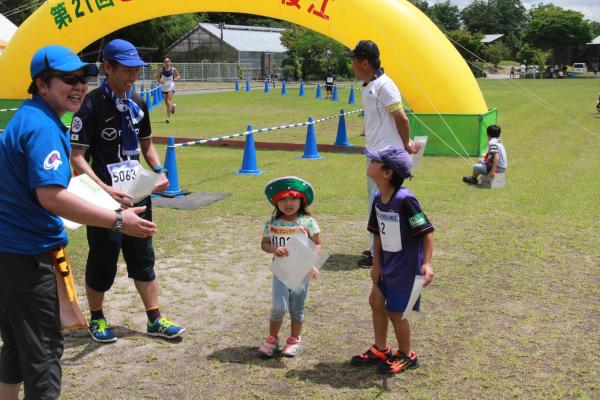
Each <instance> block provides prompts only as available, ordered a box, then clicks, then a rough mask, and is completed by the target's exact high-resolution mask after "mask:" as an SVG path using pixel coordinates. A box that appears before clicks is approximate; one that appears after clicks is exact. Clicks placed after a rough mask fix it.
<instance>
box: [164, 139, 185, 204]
mask: <svg viewBox="0 0 600 400" xmlns="http://www.w3.org/2000/svg"><path fill="white" fill-rule="evenodd" d="M165 169H166V170H167V173H168V178H169V187H168V188H167V190H165V191H164V192H163V193H161V195H163V196H166V197H178V196H183V195H186V194H189V192H184V191H183V190H181V189H180V188H179V174H178V172H177V156H176V154H175V138H174V137H173V136H169V144H168V145H167V153H166V155H165Z"/></svg>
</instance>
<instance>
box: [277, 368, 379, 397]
mask: <svg viewBox="0 0 600 400" xmlns="http://www.w3.org/2000/svg"><path fill="white" fill-rule="evenodd" d="M285 376H286V378H292V379H294V378H297V379H301V380H303V381H310V382H312V383H316V384H319V385H328V386H331V387H333V388H338V389H340V388H350V389H369V388H380V389H381V390H382V391H383V390H386V389H384V388H385V387H386V385H387V383H386V382H384V379H387V378H386V377H385V376H384V375H381V374H379V373H377V371H376V370H375V368H374V367H373V368H358V367H353V366H352V365H350V363H349V362H347V361H343V362H321V363H318V364H316V365H315V366H314V367H313V368H311V369H303V370H293V371H289V372H287V373H286V374H285Z"/></svg>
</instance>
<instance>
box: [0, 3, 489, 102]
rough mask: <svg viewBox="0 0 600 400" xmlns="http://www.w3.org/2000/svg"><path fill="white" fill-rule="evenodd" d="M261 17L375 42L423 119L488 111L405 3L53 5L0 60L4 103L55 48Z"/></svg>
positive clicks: (430, 28) (425, 22)
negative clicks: (162, 27)
mask: <svg viewBox="0 0 600 400" xmlns="http://www.w3.org/2000/svg"><path fill="white" fill-rule="evenodd" d="M200 11H204V12H236V13H247V14H255V15H262V16H266V17H272V18H277V19H281V20H285V21H289V22H292V23H295V24H298V25H302V26H304V27H307V28H309V29H312V30H314V31H317V32H320V33H322V34H324V35H327V36H329V37H331V38H332V39H334V40H336V41H338V42H340V43H342V44H344V45H346V46H348V47H350V48H352V47H354V45H355V44H356V43H357V42H358V41H359V40H361V39H371V40H373V41H374V42H375V43H377V44H378V46H379V48H380V50H381V61H382V65H383V66H384V68H385V70H386V73H387V74H388V75H389V76H390V77H392V79H394V81H395V82H396V83H397V84H398V87H399V88H400V91H401V92H402V95H403V96H404V98H405V99H406V100H407V101H408V103H409V104H410V105H411V107H412V109H413V110H414V111H416V112H420V113H435V114H438V113H441V114H483V113H485V112H487V111H488V109H487V106H486V104H485V101H484V99H483V96H482V94H481V91H480V90H479V86H478V85H477V82H476V81H475V79H474V78H473V74H472V73H471V71H470V70H469V68H468V66H467V64H466V63H465V61H464V60H463V59H462V57H461V56H460V54H459V53H458V52H457V51H456V49H455V48H454V46H453V45H452V44H451V43H450V42H449V41H448V39H446V37H445V36H444V34H443V33H442V32H441V31H440V30H439V29H438V28H437V27H436V26H435V24H433V23H432V22H431V21H430V20H429V18H427V17H426V16H425V15H424V14H423V13H422V12H421V11H419V10H418V9H417V8H416V7H414V6H413V5H412V4H410V3H409V2H408V1H406V0H167V1H165V0H49V1H46V2H45V3H44V4H43V5H42V6H41V7H40V8H39V9H38V10H36V11H35V13H34V14H32V15H31V16H30V17H29V18H28V19H27V20H26V21H25V22H24V23H23V24H22V25H21V26H20V27H19V30H18V31H17V32H16V33H15V35H14V36H13V38H12V39H11V40H10V42H9V44H8V46H7V47H6V49H5V50H4V52H3V53H2V55H0V71H1V73H0V99H23V98H25V97H27V93H26V90H27V86H28V84H29V82H30V77H29V62H30V60H31V56H32V55H33V53H34V52H35V51H36V50H37V49H38V48H40V47H42V46H46V45H49V44H62V45H65V46H67V47H69V48H71V49H73V50H74V51H80V50H81V49H83V48H85V47H86V46H87V45H89V44H90V43H92V42H94V41H95V40H97V39H98V38H101V37H102V36H105V35H107V34H109V33H111V32H114V31H115V30H117V29H120V28H123V27H125V26H129V25H132V24H135V23H137V22H141V21H145V20H149V19H152V18H157V17H161V16H165V15H173V14H184V13H191V12H200Z"/></svg>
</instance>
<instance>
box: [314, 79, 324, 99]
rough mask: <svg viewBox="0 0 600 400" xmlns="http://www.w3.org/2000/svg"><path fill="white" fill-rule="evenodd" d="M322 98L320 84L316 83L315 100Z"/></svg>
mask: <svg viewBox="0 0 600 400" xmlns="http://www.w3.org/2000/svg"><path fill="white" fill-rule="evenodd" d="M321 97H323V96H322V95H321V82H317V94H316V95H315V99H320V98H321Z"/></svg>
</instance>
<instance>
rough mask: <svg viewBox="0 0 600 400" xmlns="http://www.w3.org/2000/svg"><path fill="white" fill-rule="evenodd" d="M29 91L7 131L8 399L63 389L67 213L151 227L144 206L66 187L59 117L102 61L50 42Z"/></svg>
mask: <svg viewBox="0 0 600 400" xmlns="http://www.w3.org/2000/svg"><path fill="white" fill-rule="evenodd" d="M30 72H31V78H32V82H31V84H30V86H29V90H28V91H29V93H30V94H32V99H30V100H26V101H25V102H24V103H23V105H22V106H21V107H20V108H19V110H18V111H17V112H16V113H15V115H14V117H13V118H12V119H11V121H10V122H9V123H8V125H7V127H6V129H5V131H4V133H3V134H2V135H1V136H0V334H1V336H2V342H3V345H2V350H1V351H0V399H2V400H13V399H14V400H16V399H18V395H19V389H20V383H21V382H23V384H24V391H25V398H26V399H56V398H58V397H59V396H60V380H61V367H60V357H61V356H62V352H63V337H62V335H61V332H60V311H59V305H58V295H57V285H56V280H55V274H54V267H53V262H52V258H51V257H52V255H51V253H53V252H54V251H55V250H57V249H59V248H62V247H64V246H66V244H67V235H66V233H65V231H64V229H63V223H62V221H61V219H60V217H59V216H62V217H65V218H67V219H69V220H72V221H75V222H79V223H81V224H86V225H94V226H101V227H105V228H112V229H115V230H122V231H123V232H128V234H130V235H134V236H139V237H147V236H152V235H153V234H154V233H155V232H156V225H155V224H153V223H152V222H149V221H145V220H143V219H141V218H140V217H138V216H137V215H136V213H140V212H142V211H144V208H143V207H138V208H130V209H128V210H126V211H123V212H121V211H112V210H107V209H103V208H99V207H96V206H94V205H92V204H90V203H88V202H86V201H84V200H82V199H81V198H80V197H78V196H75V195H73V194H71V193H69V192H67V190H66V188H67V186H68V184H69V180H70V179H71V170H70V168H69V154H70V151H71V148H70V144H69V136H68V131H67V128H66V127H65V126H64V125H63V124H62V123H61V121H60V117H61V116H62V115H64V114H65V113H66V112H74V111H77V110H78V109H79V106H80V105H81V102H82V100H83V97H84V95H85V94H86V92H87V81H88V77H90V76H96V75H97V74H98V68H96V66H95V65H93V64H86V63H83V62H82V61H81V60H80V59H79V57H78V56H77V55H76V54H75V53H74V52H73V51H71V50H69V49H67V48H65V47H62V46H47V47H44V48H42V49H40V50H38V51H37V52H36V53H35V54H34V56H33V59H32V60H31V65H30Z"/></svg>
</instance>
